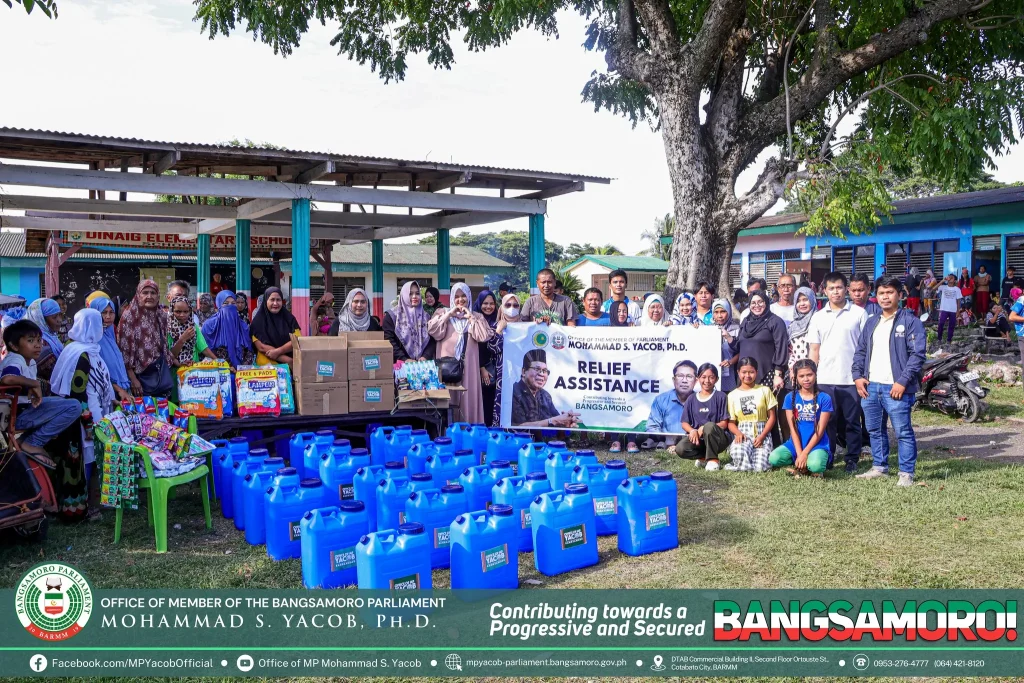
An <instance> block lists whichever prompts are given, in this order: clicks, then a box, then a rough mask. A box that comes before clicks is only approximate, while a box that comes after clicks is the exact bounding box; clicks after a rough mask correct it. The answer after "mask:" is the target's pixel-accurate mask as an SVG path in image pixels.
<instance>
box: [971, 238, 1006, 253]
mask: <svg viewBox="0 0 1024 683" xmlns="http://www.w3.org/2000/svg"><path fill="white" fill-rule="evenodd" d="M1001 246H1002V238H1001V237H1000V236H999V235H982V236H981V237H975V238H974V251H998V250H999V248H1000V247H1001Z"/></svg>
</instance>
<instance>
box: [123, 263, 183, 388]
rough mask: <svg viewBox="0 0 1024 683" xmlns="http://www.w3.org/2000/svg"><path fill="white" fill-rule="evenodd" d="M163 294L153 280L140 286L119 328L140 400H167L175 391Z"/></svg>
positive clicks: (129, 374)
mask: <svg viewBox="0 0 1024 683" xmlns="http://www.w3.org/2000/svg"><path fill="white" fill-rule="evenodd" d="M159 292H160V290H159V289H158V288H157V285H156V282H154V281H153V280H143V281H142V282H140V283H139V286H138V287H136V289H135V297H134V298H133V299H132V300H131V302H130V303H129V304H128V305H127V306H126V307H125V309H124V313H123V314H122V315H121V322H120V323H118V325H117V345H118V346H119V347H121V353H122V354H123V356H124V365H125V368H126V369H127V370H128V379H129V380H130V381H131V385H132V393H133V394H135V395H136V396H160V397H164V398H166V397H168V396H170V395H171V391H172V390H173V389H174V381H173V379H172V378H171V366H170V358H168V355H167V314H166V313H165V312H164V311H162V310H160V293H159Z"/></svg>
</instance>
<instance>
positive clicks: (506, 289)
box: [498, 282, 516, 301]
mask: <svg viewBox="0 0 1024 683" xmlns="http://www.w3.org/2000/svg"><path fill="white" fill-rule="evenodd" d="M515 293H516V288H515V287H513V286H512V285H510V284H509V283H507V282H502V283H501V284H500V285H498V301H501V300H502V299H504V298H505V295H506V294H515Z"/></svg>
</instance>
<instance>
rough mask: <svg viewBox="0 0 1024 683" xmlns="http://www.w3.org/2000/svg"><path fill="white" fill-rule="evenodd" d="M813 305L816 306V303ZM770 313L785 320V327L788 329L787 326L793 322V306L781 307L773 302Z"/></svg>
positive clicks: (794, 311) (794, 309) (794, 308)
mask: <svg viewBox="0 0 1024 683" xmlns="http://www.w3.org/2000/svg"><path fill="white" fill-rule="evenodd" d="M814 305H815V306H817V305H818V302H817V301H815V302H814ZM771 311H772V313H774V314H775V315H777V316H779V317H780V318H782V319H783V320H785V321H786V327H789V324H790V323H791V322H793V316H794V315H796V306H795V305H793V306H783V305H782V304H780V303H778V302H775V303H774V304H772V306H771Z"/></svg>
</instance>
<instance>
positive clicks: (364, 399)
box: [348, 377, 395, 413]
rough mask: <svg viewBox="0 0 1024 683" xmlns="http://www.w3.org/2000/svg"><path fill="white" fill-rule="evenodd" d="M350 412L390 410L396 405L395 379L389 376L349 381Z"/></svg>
mask: <svg viewBox="0 0 1024 683" xmlns="http://www.w3.org/2000/svg"><path fill="white" fill-rule="evenodd" d="M348 387H349V389H348V412H350V413H370V412H377V411H381V410H386V411H388V412H390V411H391V410H392V409H394V407H395V381H394V379H392V378H390V377H388V378H385V379H377V380H355V381H353V382H349V383H348Z"/></svg>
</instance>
